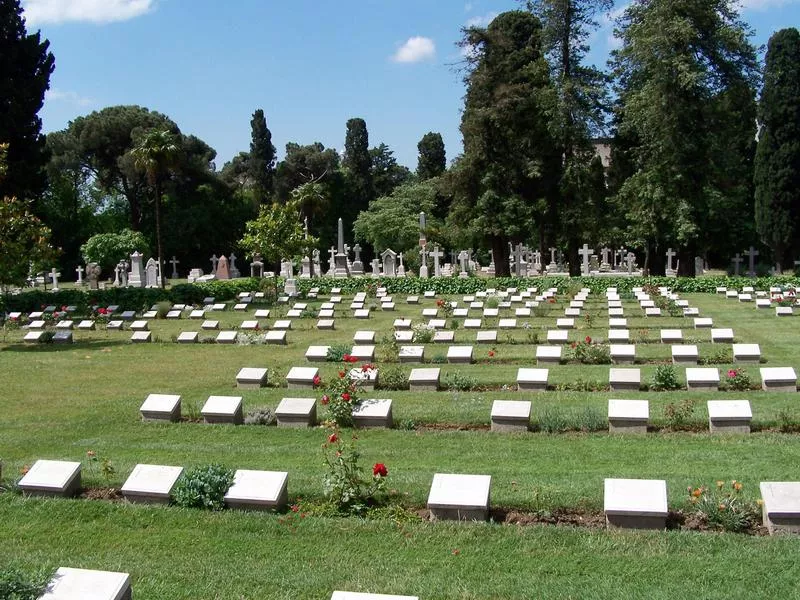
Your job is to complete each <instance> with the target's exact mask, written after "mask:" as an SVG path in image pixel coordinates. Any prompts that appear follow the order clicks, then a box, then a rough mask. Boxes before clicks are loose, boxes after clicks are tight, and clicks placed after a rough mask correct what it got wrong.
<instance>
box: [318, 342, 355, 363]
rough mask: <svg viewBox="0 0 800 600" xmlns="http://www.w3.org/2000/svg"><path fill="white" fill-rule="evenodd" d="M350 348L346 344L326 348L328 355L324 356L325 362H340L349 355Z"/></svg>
mask: <svg viewBox="0 0 800 600" xmlns="http://www.w3.org/2000/svg"><path fill="white" fill-rule="evenodd" d="M351 349H352V346H348V345H347V344H333V345H332V346H329V347H328V354H326V355H325V360H327V361H328V362H337V363H338V362H342V361H343V360H344V357H345V356H347V355H349V354H350V350H351Z"/></svg>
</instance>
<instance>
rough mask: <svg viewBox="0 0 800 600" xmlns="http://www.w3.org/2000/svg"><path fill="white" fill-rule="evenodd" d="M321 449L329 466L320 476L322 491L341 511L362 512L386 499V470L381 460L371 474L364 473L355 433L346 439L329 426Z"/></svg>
mask: <svg viewBox="0 0 800 600" xmlns="http://www.w3.org/2000/svg"><path fill="white" fill-rule="evenodd" d="M322 451H323V455H324V457H325V464H326V465H327V468H328V472H327V473H326V474H325V476H324V478H323V492H324V493H325V497H326V498H327V499H328V501H329V502H330V503H331V504H332V505H333V506H335V507H336V508H337V509H338V510H339V511H340V512H345V513H350V514H363V513H364V511H365V510H366V509H367V508H368V506H374V505H379V504H381V503H382V502H383V501H384V500H385V493H386V492H385V490H386V477H387V475H388V470H387V469H386V466H385V465H384V464H383V463H376V464H375V465H374V466H373V468H372V476H371V477H369V476H365V475H364V473H363V468H362V467H361V466H360V465H359V459H360V458H361V453H360V452H359V451H358V449H357V448H356V436H355V434H353V435H352V436H351V439H350V442H349V443H345V442H344V441H343V440H342V437H341V433H340V432H339V430H338V429H332V430H331V433H330V434H329V435H328V438H327V441H326V442H325V443H324V444H323V445H322Z"/></svg>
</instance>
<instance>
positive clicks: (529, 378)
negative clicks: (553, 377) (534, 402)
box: [517, 368, 550, 392]
mask: <svg viewBox="0 0 800 600" xmlns="http://www.w3.org/2000/svg"><path fill="white" fill-rule="evenodd" d="M549 372H550V371H549V369H530V368H520V369H517V389H518V390H519V391H526V392H528V391H535V392H543V391H545V390H546V389H547V378H548V375H549Z"/></svg>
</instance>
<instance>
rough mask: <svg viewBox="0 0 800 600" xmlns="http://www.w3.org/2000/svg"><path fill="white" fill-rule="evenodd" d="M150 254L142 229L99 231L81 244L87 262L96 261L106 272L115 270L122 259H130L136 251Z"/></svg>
mask: <svg viewBox="0 0 800 600" xmlns="http://www.w3.org/2000/svg"><path fill="white" fill-rule="evenodd" d="M137 251H138V252H140V253H141V254H145V255H146V254H149V248H148V244H147V239H146V238H145V237H144V234H143V233H142V232H141V231H131V230H130V229H123V230H122V231H120V232H119V233H98V234H97V235H93V236H92V237H90V238H89V239H88V240H86V243H85V244H84V245H83V246H81V255H82V256H83V259H84V260H85V261H86V262H87V263H90V262H96V263H97V264H99V265H100V268H101V269H103V271H104V272H105V273H109V272H113V271H114V267H116V265H117V263H118V262H120V261H121V260H128V259H129V258H130V255H131V254H133V253H134V252H137Z"/></svg>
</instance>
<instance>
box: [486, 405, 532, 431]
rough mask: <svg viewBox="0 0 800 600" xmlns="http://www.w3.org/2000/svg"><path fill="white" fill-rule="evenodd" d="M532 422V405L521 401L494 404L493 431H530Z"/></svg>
mask: <svg viewBox="0 0 800 600" xmlns="http://www.w3.org/2000/svg"><path fill="white" fill-rule="evenodd" d="M530 420H531V403H530V402H528V401H520V400H495V401H494V402H492V412H491V422H492V431H502V432H520V431H528V429H529V427H530Z"/></svg>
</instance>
